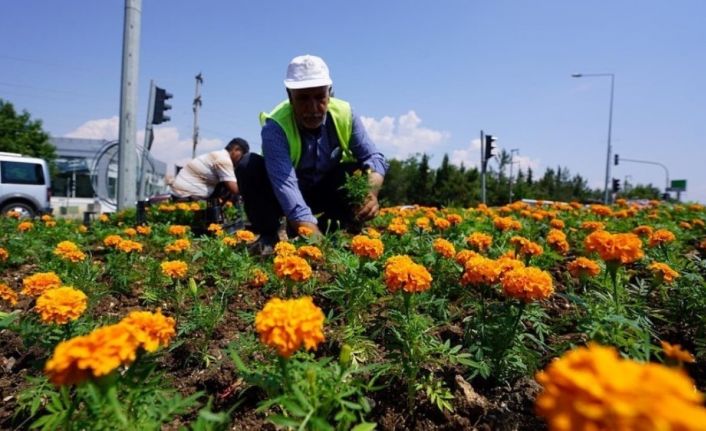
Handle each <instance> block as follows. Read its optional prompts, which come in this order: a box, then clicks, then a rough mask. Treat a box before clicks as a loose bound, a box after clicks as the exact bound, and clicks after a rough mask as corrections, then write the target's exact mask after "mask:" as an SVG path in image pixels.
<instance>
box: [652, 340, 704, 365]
mask: <svg viewBox="0 0 706 431" xmlns="http://www.w3.org/2000/svg"><path fill="white" fill-rule="evenodd" d="M660 343H661V344H662V351H663V352H664V355H665V356H667V357H668V358H670V359H674V360H675V361H678V362H686V363H689V364H693V363H694V362H696V358H694V355H692V354H691V352H689V351H688V350H685V349H683V348H682V347H681V344H670V343H667V342H666V341H660Z"/></svg>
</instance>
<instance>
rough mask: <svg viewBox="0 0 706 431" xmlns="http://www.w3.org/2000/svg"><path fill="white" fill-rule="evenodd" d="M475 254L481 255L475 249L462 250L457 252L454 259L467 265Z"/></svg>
mask: <svg viewBox="0 0 706 431" xmlns="http://www.w3.org/2000/svg"><path fill="white" fill-rule="evenodd" d="M475 256H479V254H478V253H476V252H475V251H473V250H461V251H459V252H458V253H456V257H455V258H454V259H455V260H456V263H458V264H459V265H461V266H465V265H466V262H467V261H468V259H470V258H472V257H475Z"/></svg>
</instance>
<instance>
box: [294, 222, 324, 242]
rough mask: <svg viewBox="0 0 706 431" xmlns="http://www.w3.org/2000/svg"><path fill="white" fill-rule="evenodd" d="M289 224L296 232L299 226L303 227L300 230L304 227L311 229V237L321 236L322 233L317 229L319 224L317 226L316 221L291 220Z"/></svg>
mask: <svg viewBox="0 0 706 431" xmlns="http://www.w3.org/2000/svg"><path fill="white" fill-rule="evenodd" d="M289 224H290V225H291V226H292V228H293V229H294V230H295V231H296V232H297V234H299V228H303V229H302V230H305V229H306V230H310V231H311V237H312V238H318V237H322V236H323V234H322V233H321V231H320V230H319V226H317V224H316V223H310V222H306V221H291V222H290V223H289Z"/></svg>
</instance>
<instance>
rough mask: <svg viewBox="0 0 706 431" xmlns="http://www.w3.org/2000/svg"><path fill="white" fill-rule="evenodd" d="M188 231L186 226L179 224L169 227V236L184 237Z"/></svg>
mask: <svg viewBox="0 0 706 431" xmlns="http://www.w3.org/2000/svg"><path fill="white" fill-rule="evenodd" d="M188 229H189V227H188V226H183V225H179V224H173V225H171V226H169V230H168V232H169V235H174V236H184V235H186V231H187V230H188Z"/></svg>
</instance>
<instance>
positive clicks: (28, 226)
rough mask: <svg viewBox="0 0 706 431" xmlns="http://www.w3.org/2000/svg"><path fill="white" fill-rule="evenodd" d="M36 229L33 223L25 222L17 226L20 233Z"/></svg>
mask: <svg viewBox="0 0 706 431" xmlns="http://www.w3.org/2000/svg"><path fill="white" fill-rule="evenodd" d="M33 228H34V224H33V223H32V222H31V221H23V222H22V223H20V224H18V225H17V230H18V231H20V232H27V231H28V230H32V229H33Z"/></svg>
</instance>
